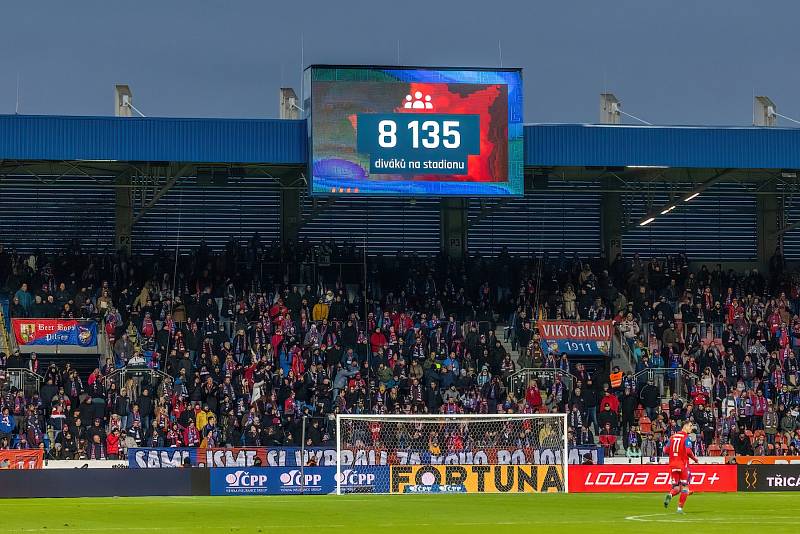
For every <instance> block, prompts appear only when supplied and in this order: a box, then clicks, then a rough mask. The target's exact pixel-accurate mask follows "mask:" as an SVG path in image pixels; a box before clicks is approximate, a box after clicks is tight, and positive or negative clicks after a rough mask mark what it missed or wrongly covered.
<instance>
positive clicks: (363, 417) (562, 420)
mask: <svg viewBox="0 0 800 534" xmlns="http://www.w3.org/2000/svg"><path fill="white" fill-rule="evenodd" d="M537 419H539V420H550V421H554V422H555V421H558V423H557V425H558V427H559V429H560V432H561V434H562V438H563V439H562V440H560V441H561V444H560V447H561V448H562V454H561V459H562V462H561V463H562V469H563V474H562V476H563V484H564V491H565V492H567V493H568V492H569V470H568V465H567V464H568V463H569V438H568V427H567V415H566V414H563V413H558V414H523V413H513V414H414V415H391V414H386V415H382V414H337V415H336V473H337V477H336V494H337V495H341V494H342V477H341V476H340V473H342V449H343V447H342V423H343V421H374V422H376V423H380V422H393V423H414V422H420V423H426V422H427V423H436V422H442V423H457V422H458V423H461V422H469V421H475V422H479V421H484V422H486V421H494V422H504V421H505V422H507V421H513V420H537Z"/></svg>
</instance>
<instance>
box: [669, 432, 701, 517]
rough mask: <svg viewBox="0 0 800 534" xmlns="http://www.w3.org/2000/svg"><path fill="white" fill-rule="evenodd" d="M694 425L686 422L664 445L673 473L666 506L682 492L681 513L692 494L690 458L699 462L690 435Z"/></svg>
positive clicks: (679, 506) (679, 511) (679, 502)
mask: <svg viewBox="0 0 800 534" xmlns="http://www.w3.org/2000/svg"><path fill="white" fill-rule="evenodd" d="M693 426H694V425H693V424H692V423H685V424H684V425H683V427H682V428H681V430H680V432H675V433H674V434H672V435H671V436H670V437H669V440H668V441H667V444H666V445H665V446H664V453H665V454H666V455H667V456H669V470H670V473H671V475H672V489H671V490H670V492H669V493H667V496H666V497H664V508H666V507H668V506H669V502H670V501H671V500H672V498H673V497H674V496H675V495H677V494H678V493H680V494H681V497H680V499H679V500H678V513H679V514H681V513H683V505H684V504H686V499H687V497H689V495H691V494H692V491H691V490H690V489H689V477H690V474H689V460H694V462H695V463H697V456H695V454H694V451H693V450H692V440H691V438H690V437H689V434H690V433H691V432H692V428H693Z"/></svg>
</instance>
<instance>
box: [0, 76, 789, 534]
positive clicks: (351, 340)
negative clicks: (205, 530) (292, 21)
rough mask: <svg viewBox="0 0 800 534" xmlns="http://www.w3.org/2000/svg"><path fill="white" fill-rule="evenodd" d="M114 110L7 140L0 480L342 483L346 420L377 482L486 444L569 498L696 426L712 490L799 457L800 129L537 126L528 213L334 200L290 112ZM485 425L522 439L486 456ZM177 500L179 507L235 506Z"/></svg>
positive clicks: (31, 121)
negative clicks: (751, 469) (392, 468)
mask: <svg viewBox="0 0 800 534" xmlns="http://www.w3.org/2000/svg"><path fill="white" fill-rule="evenodd" d="M123 94H124V95H127V96H126V98H125V99H124V100H123V99H122V95H123ZM286 94H288V93H286V92H284V93H283V95H284V96H285V95H286ZM117 97H118V100H117V103H118V104H119V106H118V108H117V109H116V110H115V111H116V115H117V116H115V117H72V116H25V115H3V116H0V287H1V288H2V293H0V304H2V313H3V319H4V320H3V321H2V327H1V328H2V331H0V334H2V336H0V352H2V355H0V388H2V394H3V395H2V415H0V458H5V457H4V456H3V452H4V451H5V452H7V453H8V454H9V455H10V454H11V451H29V452H31V453H32V454H31V455H30V456H29V457H28V456H26V460H25V461H28V459H27V458H30V461H31V462H33V463H34V464H35V463H36V461H37V457H36V454H33V453H39V452H40V451H41V452H40V453H41V457H39V458H38V461H39V464H38V466H39V467H41V463H42V461H44V462H46V463H47V464H48V467H50V466H53V467H58V466H59V465H62V466H70V467H72V466H76V465H84V464H89V463H90V464H91V465H92V467H97V464H98V463H113V465H117V466H119V465H122V466H129V467H130V468H131V469H130V471H136V470H137V469H136V468H147V467H166V466H173V467H174V466H176V465H187V466H192V467H200V468H204V467H232V466H245V467H260V466H261V465H262V464H263V465H264V466H266V465H270V466H278V465H279V466H281V467H285V466H289V467H296V468H298V469H311V471H309V472H310V473H312V475H313V473H314V471H313V469H316V468H323V467H328V468H332V467H333V466H336V469H337V471H336V474H337V476H338V475H341V476H342V477H344V474H343V471H342V466H341V465H339V463H337V458H341V457H342V452H343V451H342V450H341V448H340V446H339V445H337V437H340V436H338V435H337V426H336V422H337V419H336V415H350V416H364V417H367V418H369V417H375V419H374V420H372V419H366V420H367V421H368V423H364V424H363V425H362V426H361V427H358V428H357V430H358V432H355V431H353V433H352V434H348V437H347V441H346V443H345V444H344V445H341V447H345V448H347V451H344V452H346V453H347V454H351V453H352V454H351V457H352V458H354V459H353V462H357V458H358V451H357V449H358V448H359V447H360V448H362V449H364V451H367V453H366V454H365V456H364V457H365V458H370V459H369V460H368V461H365V462H366V464H372V465H368V467H376V465H377V464H380V461H376V460H374V459H373V458H374V457H376V455H377V458H379V459H380V457H381V456H380V455H381V453H384V454H385V455H386V457H387V458H389V462H390V463H391V462H392V461H393V458H395V456H397V450H400V449H403V448H409V449H412V450H416V449H417V448H418V449H425V450H426V451H427V452H426V453H425V454H426V455H427V456H423V458H428V461H423V462H422V463H431V464H433V463H453V462H447V461H445V460H442V461H436V462H434V461H430V458H438V457H441V458H447V456H448V455H449V454H459V453H462V454H463V452H464V448H465V443H466V444H468V445H470V446H472V447H473V448H476V449H478V448H480V449H483V448H485V449H487V450H488V449H491V450H495V449H500V450H501V451H502V450H505V449H508V451H509V457H511V456H512V455H513V454H515V453H518V451H520V450H522V451H523V453H522V454H523V461H522V462H514V463H522V464H526V463H527V464H538V463H542V464H546V463H549V464H558V463H560V462H562V461H563V463H564V469H565V471H564V472H563V473H561V474H560V475H553V474H552V473H549V474H548V475H547V476H563V475H564V474H565V472H566V464H567V463H572V464H577V463H581V462H582V461H584V460H586V461H587V462H589V461H594V462H599V461H603V459H605V460H611V459H617V460H618V459H620V458H625V459H626V461H629V462H637V463H656V464H657V463H658V462H659V461H660V457H661V456H663V445H664V443H665V440H666V439H667V438H668V436H669V435H670V434H671V433H673V432H674V431H676V429H679V428H680V422H682V421H684V420H688V419H691V420H693V421H694V422H695V424H696V425H697V427H698V432H697V440H696V442H697V447H698V449H699V450H698V452H699V453H700V454H702V455H703V456H707V457H710V458H714V460H713V462H715V463H714V465H722V464H723V463H724V462H725V461H727V460H728V459H729V458H732V457H734V456H748V457H749V456H759V457H768V456H798V457H800V415H798V409H799V408H800V393H799V392H798V385H799V384H800V365H798V363H797V356H796V352H797V349H798V347H800V318H799V317H798V313H800V276H798V271H797V270H796V262H797V260H799V259H800V237H798V236H800V231H799V230H798V229H797V227H798V226H800V203H796V202H795V199H794V195H795V194H797V193H800V189H799V187H800V181H798V176H797V169H800V155H799V154H800V151H798V146H800V131H798V130H797V129H790V128H779V127H775V126H768V125H762V126H754V127H747V128H741V127H737V128H726V127H695V126H692V127H682V126H632V125H626V124H619V116H618V115H614V114H613V113H611V114H606V115H604V117H605V119H606V123H605V124H528V125H525V126H524V143H523V147H524V155H523V159H524V194H523V195H522V196H520V197H509V198H505V197H504V198H464V197H457V198H450V197H441V198H433V197H422V198H416V197H408V198H404V197H398V196H350V197H349V196H329V197H319V196H312V195H310V194H309V183H308V180H309V176H308V165H309V161H308V153H309V146H308V142H309V141H308V131H307V122H306V121H305V120H300V119H298V118H296V116H295V117H294V118H292V116H293V114H295V112H294V110H292V109H291V107H287V108H286V109H284V111H285V113H284V115H285V117H286V118H283V119H274V120H233V119H170V118H146V117H132V116H130V112H129V109H128V107H129V106H127V105H124V104H123V102H127V103H130V98H131V96H130V92H129V90H128V89H127V88H123V87H118V88H117ZM610 97H611V95H603V99H604V100H603V101H604V102H608V101H609V98H610ZM283 101H284V100H282V102H283ZM765 113H766V111H765ZM767 118H768V117H767ZM12 320H13V322H12ZM56 323H58V324H59V325H58V326H55V325H56ZM47 328H51V329H52V330H51V331H47V334H48V335H47V337H46V339H47V341H46V342H39V341H40V340H41V338H42V336H45V334H44V333H42V332H45V331H46V329H47ZM56 332H59V333H56ZM62 333H63V336H64V337H63V338H60V337H59V336H60V335H62ZM67 336H72V337H70V338H69V339H66V337H67ZM59 340H60V341H59ZM436 414H438V415H439V416H441V417H442V421H439V419H436ZM470 414H472V415H478V416H482V417H488V416H493V415H497V416H498V417H499V418H500V419H497V420H495V419H494V418H492V417H489V419H490V420H491V421H492V424H495V425H496V426H494V427H490V426H487V427H485V428H484V427H481V429H480V437H476V436H477V435H478V431H476V430H473V428H471V427H470V428H468V427H467V426H461V427H458V428H457V429H456V425H455V423H454V422H453V421H454V420H459V419H458V418H456V417H454V416H469V415H470ZM522 414H529V415H530V416H531V418H530V421H535V422H536V423H535V424H536V425H539V426H536V431H535V432H534V431H533V430H531V425H532V424H533V423H531V422H530V421H527V420H526V419H525V417H524V416H523V417H520V416H521V415H522ZM556 414H566V417H565V416H564V415H556ZM398 415H403V416H407V417H409V418H413V417H414V416H422V415H425V416H430V417H433V418H434V423H435V424H434V425H433V426H434V428H433V430H430V432H429V431H428V430H427V427H426V430H425V435H423V434H422V432H421V431H420V432H418V433H417V434H418V435H417V434H414V432H413V431H408V429H406V428H405V427H404V426H403V425H404V423H403V422H402V421H403V420H404V419H403V418H399V419H398V418H397V416H398ZM503 415H507V416H509V417H510V416H511V415H514V416H516V418H514V421H518V426H515V427H514V428H513V432H514V435H513V436H507V437H503V432H504V431H505V430H507V429H508V428H509V427H510V426H511V425H510V424H508V423H504V422H503V420H502V416H503ZM534 415H537V416H540V417H544V418H545V419H544V420H545V421H546V422H544V423H540V422H539V419H536V418H534V417H533V416H534ZM393 417H394V419H393ZM447 417H450V418H451V419H447ZM547 417H552V418H553V420H552V421H557V422H559V423H558V424H560V421H562V420H564V419H565V424H566V426H565V427H564V428H565V430H566V433H565V435H561V434H557V432H560V431H561V427H560V426H558V424H557V423H556V422H551V421H550V420H547V419H546V418H547ZM382 418H386V419H382ZM478 419H480V418H478ZM355 420H356V421H360V420H361V419H358V417H355ZM381 421H391V422H392V424H397V425H398V426H397V428H398V430H397V431H396V432H394V431H393V435H392V436H391V440H390V439H389V437H388V436H387V435H386V433H385V430H383V429H385V428H386V427H387V426H386V425H388V424H387V423H381ZM397 421H401V422H399V423H398V422H397ZM459 421H460V420H459ZM465 421H469V419H468V418H467V419H465ZM382 424H383V425H384V426H381V425H382ZM469 424H471V423H464V425H469ZM437 425H438V426H437ZM392 428H394V427H392ZM420 428H421V425H420ZM406 431H408V435H407V436H406V435H405V434H403V433H404V432H406ZM382 432H384V433H383V434H382ZM395 434H396V435H395ZM534 434H535V436H534ZM397 435H401V436H402V437H401V438H398V437H397ZM503 440H505V441H503ZM390 441H391V443H394V445H392V446H393V447H395V449H391V448H390V446H389V445H388V444H387V443H389V442H390ZM564 441H566V445H563V451H562V449H561V448H562V444H563V443H564ZM467 448H469V447H467ZM168 449H172V450H168ZM223 449H227V450H228V452H227V453H225V452H224V450H223ZM531 450H535V451H536V452H535V454H536V459H537V460H536V461H534V460H532V459H531V458H532V456H529V455H528V456H526V454H527V452H525V451H531ZM231 451H233V452H231ZM248 451H250V452H251V453H252V454H249V455H248ZM264 451H266V452H264ZM331 451H333V452H332V453H331ZM364 451H361V452H364ZM387 451H388V452H387ZM393 451H394V452H393ZM514 451H516V452H514ZM543 451H548V452H543ZM551 451H559V454H562V453H563V454H562V455H561V456H557V455H556V454H555V452H552V454H553V458H554V459H553V460H552V461H545V460H541V462H540V461H539V459H540V458H544V457H545V456H546V455H547V454H551ZM571 451H576V452H574V453H572V454H571ZM577 451H580V454H578V452H577ZM270 452H275V453H276V455H277V456H275V458H283V456H281V454H285V455H286V457H287V458H289V460H285V459H284V460H280V462H281V463H277V464H276V463H272V462H274V461H277V460H274V458H273V457H272V456H270ZM240 453H241V456H236V455H238V454H240ZM226 454H228V456H226ZM369 454H372V455H373V456H369ZM493 454H495V455H497V454H498V453H497V452H494V453H493ZM309 455H311V457H313V458H314V459H313V460H309V457H310V456H309ZM315 455H316V456H315ZM573 456H574V458H573ZM9 457H10V456H9ZM292 458H297V459H298V460H292ZM326 458H327V460H326ZM331 458H333V460H331ZM461 458H463V455H462V457H461ZM256 460H258V461H256ZM237 462H239V463H237ZM293 462H294V463H293ZM326 462H327V463H326ZM476 463H478V462H476ZM498 463H502V462H499V461H498ZM366 464H365V465H366ZM354 465H356V463H354ZM495 467H496V466H495ZM723 467H727V466H723ZM409 469H410V468H409ZM98 471H100V469H98ZM161 471H168V470H167V469H163V470H159V472H161ZM189 471H197V470H189ZM212 471H213V470H212ZM434 471H435V472H434V474H433V475H431V476H439V473H438V471H436V470H434ZM734 471H735V470H734ZM45 472H46V471H45ZM367 474H369V473H366V474H365V476H366V475H367ZM412 474H413V473H412ZM312 475H308V474H303V475H299V476H300V478H299V479H298V480H299V481H300V482H298V485H299V487H300V488H301V490H302V491H303V492H305V491H310V489H307V487H308V488H311V489H313V488H322V487H323V486H322V485H320V486H317V485H314V484H316V483H315V482H314V481H313V476H312ZM451 475H452V473H444V474H443V475H442V476H451ZM729 475H730V473H729ZM31 476H34V477H36V476H41V475H39V474H36V475H31ZM76 476H81V475H76ZM94 476H101V477H108V475H94ZM131 476H133V477H139V478H137V479H136V480H137V481H140V479H141V480H144V476H143V475H141V474H139V475H131ZM154 476H157V477H165V478H164V480H166V477H167V475H164V474H163V473H162V474H159V475H154ZM181 476H182V477H183V478H182V479H181V481H180V484H182V486H180V487H181V489H176V490H174V492H175V493H174V494H177V495H199V494H204V495H208V486H209V484H211V485H212V486H213V484H214V475H213V474H212V475H210V476H211V482H209V478H208V476H209V475H206V479H205V482H204V483H199V482H198V479H199V478H198V477H197V475H192V476H193V477H194V478H190V475H181ZM294 476H295V475H291V476H290V475H287V478H286V480H283V478H282V482H284V485H287V484H288V485H290V484H291V483H293V482H294V479H293V478H291V477H294ZM307 476H312V478H311V479H308V478H306V477H307ZM394 476H395V475H394V472H393V474H392V477H394ZM398 476H399V475H398ZM409 476H410V475H409ZM452 476H455V475H452ZM498 476H499V475H498ZM517 476H518V477H523V476H524V477H528V478H530V479H531V480H533V479H535V478H536V474H535V471H534V472H527V473H522V474H519V473H518V474H517ZM544 476H545V475H544V474H542V475H540V478H539V480H537V482H536V484H533V483H532V487H534V488H536V489H535V491H548V490H546V489H544V490H543V489H542V488H543V487H545V486H542V484H543V482H542V480H543V479H544ZM570 476H572V475H570ZM730 476H733V477H734V478H735V473H734V475H730ZM387 477H388V475H387ZM37 480H38V479H37ZM42 480H44V479H42ZM102 480H104V481H105V480H106V478H102ZM109 480H110V479H109ZM159 480H160V479H159ZM365 480H366V479H365ZM386 480H387V482H386V487H387V488H388V487H389V482H388V480H389V478H387V479H386ZM519 480H520V482H519V484H520V488H522V484H523V482H522V480H523V479H522V478H519ZM525 480H527V479H525ZM558 482H559V484H561V485H559V484H556V483H553V486H552V487H553V488H558V489H559V490H563V489H565V488H564V484H563V482H564V480H563V479H559V481H558ZM108 483H109V484H113V482H110V481H109V482H108ZM137 483H139V482H137ZM142 483H144V482H142ZM237 483H238V482H237ZM164 484H167V482H164ZM203 484H205V486H203ZM338 484H339V485H340V486H341V485H346V486H347V489H348V490H350V491H348V492H351V493H362V492H363V490H364V488H363V487H361V486H359V485H357V484H356V485H354V486H350V485H349V484H350V482H348V481H347V480H345V479H344V478H342V479H341V480H338ZM437 484H438V482H437ZM712 484H713V483H712ZM409 486H411V487H417V486H424V484H417V485H413V484H410V483H409ZM446 486H447V487H451V486H458V484H447V485H446ZM6 487H10V486H8V485H6ZM164 487H165V488H166V487H169V486H164ZM325 487H327V486H325ZM333 487H334V486H330V487H328V490H329V491H324V492H325V493H329V492H332V491H333V489H332V488H333ZM393 487H394V486H393ZM442 487H445V484H444V483H443V484H442ZM497 487H500V485H499V484H497ZM337 489H339V490H341V487H337ZM370 489H372V490H375V491H376V492H383V491H378V490H377V486H370ZM733 489H735V480H734V486H733ZM51 490H52V488H49V489H47V491H44V490H43V493H41V494H36V491H33V493H32V495H33V496H37V495H38V496H55V495H51V494H50V493H48V491H51ZM86 491H87V490H85V489H81V488H80V485H77V486H73V487H70V488H67V489H64V490H63V494H59V495H58V496H70V495H74V496H90V495H95V493H92V492H88V493H86ZM132 491H138V490H132ZM142 491H144V490H142ZM163 491H173V490H167V489H165V490H163ZM203 491H205V493H203ZM726 491H727V490H726ZM319 492H323V490H322V489H320V491H319ZM385 492H387V493H388V492H389V490H388V489H387V490H386V491H385ZM133 494H136V495H138V494H140V493H133ZM141 494H146V493H141ZM4 496H10V495H5V494H4ZM642 506H643V505H640V507H642ZM643 513H644V512H643ZM637 517H645V516H637ZM472 524H473V526H474V525H477V524H478V523H472ZM512 524H513V523H509V525H512ZM520 524H522V523H520ZM524 524H531V523H529V522H528V523H524Z"/></svg>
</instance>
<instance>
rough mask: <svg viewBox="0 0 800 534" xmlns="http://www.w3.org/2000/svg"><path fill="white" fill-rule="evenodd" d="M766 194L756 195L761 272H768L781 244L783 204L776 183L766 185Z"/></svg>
mask: <svg viewBox="0 0 800 534" xmlns="http://www.w3.org/2000/svg"><path fill="white" fill-rule="evenodd" d="M763 189H764V190H765V191H764V192H765V193H767V192H768V193H769V194H762V195H756V213H757V221H758V264H759V269H760V270H761V272H766V271H767V269H768V267H769V260H770V258H772V255H773V254H775V249H776V248H778V245H779V244H780V239H781V236H780V234H779V231H780V229H781V219H782V217H781V209H782V206H781V202H780V199H779V198H778V193H777V187H776V186H775V182H774V181H773V182H770V183H769V184H766V185H765V186H764V187H763Z"/></svg>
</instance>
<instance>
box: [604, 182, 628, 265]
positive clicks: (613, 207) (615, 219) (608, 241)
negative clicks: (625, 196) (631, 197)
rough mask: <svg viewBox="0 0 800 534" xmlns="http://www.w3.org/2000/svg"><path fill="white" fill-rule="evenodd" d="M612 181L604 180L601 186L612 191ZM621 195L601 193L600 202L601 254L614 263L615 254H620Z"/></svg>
mask: <svg viewBox="0 0 800 534" xmlns="http://www.w3.org/2000/svg"><path fill="white" fill-rule="evenodd" d="M613 185H614V184H613V183H612V179H609V178H604V179H603V186H604V188H606V189H613ZM622 218H623V214H622V195H620V194H619V193H608V192H606V193H603V196H602V200H601V202H600V225H601V228H600V233H601V239H602V241H603V249H602V252H603V253H604V254H605V257H606V261H608V262H609V263H611V262H613V261H614V258H616V257H617V254H620V253H622Z"/></svg>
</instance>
